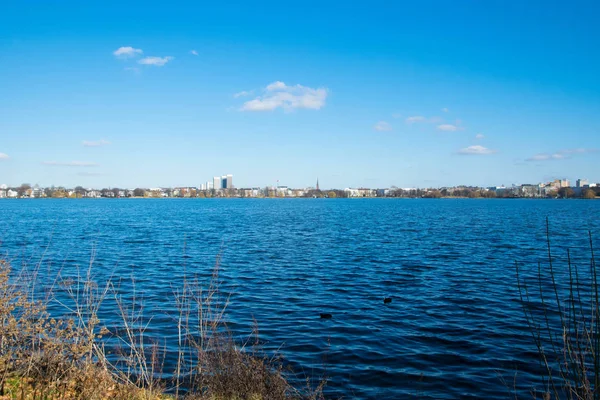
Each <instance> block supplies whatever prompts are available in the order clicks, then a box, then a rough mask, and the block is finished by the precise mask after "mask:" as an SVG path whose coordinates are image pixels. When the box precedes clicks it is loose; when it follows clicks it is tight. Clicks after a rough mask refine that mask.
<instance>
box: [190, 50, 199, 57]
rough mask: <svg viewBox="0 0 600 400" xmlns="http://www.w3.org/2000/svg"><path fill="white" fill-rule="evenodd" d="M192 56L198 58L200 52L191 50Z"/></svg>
mask: <svg viewBox="0 0 600 400" xmlns="http://www.w3.org/2000/svg"><path fill="white" fill-rule="evenodd" d="M190 54H191V55H193V56H197V55H198V52H197V51H196V50H190Z"/></svg>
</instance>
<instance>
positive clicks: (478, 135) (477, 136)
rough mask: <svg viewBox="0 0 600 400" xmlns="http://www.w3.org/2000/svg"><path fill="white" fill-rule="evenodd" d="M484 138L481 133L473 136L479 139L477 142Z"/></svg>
mask: <svg viewBox="0 0 600 400" xmlns="http://www.w3.org/2000/svg"><path fill="white" fill-rule="evenodd" d="M484 137H485V135H484V134H482V133H478V134H477V135H475V139H479V140H480V139H483V138H484Z"/></svg>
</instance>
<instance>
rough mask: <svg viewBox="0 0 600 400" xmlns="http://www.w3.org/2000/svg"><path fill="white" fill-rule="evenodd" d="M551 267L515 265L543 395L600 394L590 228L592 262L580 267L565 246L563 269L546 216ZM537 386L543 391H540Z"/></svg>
mask: <svg viewBox="0 0 600 400" xmlns="http://www.w3.org/2000/svg"><path fill="white" fill-rule="evenodd" d="M546 239H547V254H548V260H547V269H545V268H543V267H542V264H541V263H538V268H537V271H535V272H534V273H531V271H530V273H529V275H528V276H527V275H524V274H523V267H522V266H519V265H518V264H517V265H516V269H517V281H518V284H519V293H520V296H521V304H522V305H523V311H524V314H525V317H526V320H527V324H528V327H529V330H530V331H531V335H532V338H533V342H534V343H535V346H536V348H537V351H538V354H539V361H540V370H541V371H542V373H541V381H542V385H543V387H542V388H537V389H536V390H534V391H533V392H532V394H533V397H534V398H536V397H538V396H541V398H543V399H548V400H549V399H569V400H575V399H577V400H598V399H600V353H599V352H600V294H599V287H598V270H597V268H596V260H595V254H594V246H593V240H592V235H591V232H590V233H589V255H590V258H589V264H588V265H585V266H584V267H578V266H577V265H576V264H575V263H574V262H573V261H572V260H571V254H570V251H569V250H567V251H566V268H564V269H562V270H559V269H558V266H557V265H556V259H555V257H554V255H553V250H552V245H551V241H550V226H549V223H548V220H547V221H546ZM538 389H539V390H538Z"/></svg>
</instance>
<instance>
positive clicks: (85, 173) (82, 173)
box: [77, 171, 106, 176]
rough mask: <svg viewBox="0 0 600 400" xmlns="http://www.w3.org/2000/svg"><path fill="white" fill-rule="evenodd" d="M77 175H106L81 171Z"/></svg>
mask: <svg viewBox="0 0 600 400" xmlns="http://www.w3.org/2000/svg"><path fill="white" fill-rule="evenodd" d="M77 175H79V176H102V175H106V174H105V173H104V172H90V171H81V172H78V173H77Z"/></svg>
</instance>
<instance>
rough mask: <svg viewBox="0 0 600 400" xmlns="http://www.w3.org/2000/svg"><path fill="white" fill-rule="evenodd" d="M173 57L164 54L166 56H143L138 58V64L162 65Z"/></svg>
mask: <svg viewBox="0 0 600 400" xmlns="http://www.w3.org/2000/svg"><path fill="white" fill-rule="evenodd" d="M173 58H174V57H171V56H166V57H144V58H142V59H141V60H138V63H139V64H142V65H154V66H156V67H162V66H163V65H165V64H166V63H168V62H169V61H171V60H172V59H173Z"/></svg>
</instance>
